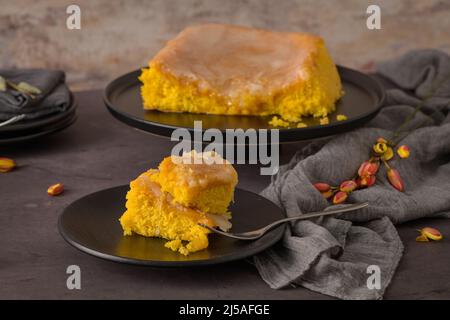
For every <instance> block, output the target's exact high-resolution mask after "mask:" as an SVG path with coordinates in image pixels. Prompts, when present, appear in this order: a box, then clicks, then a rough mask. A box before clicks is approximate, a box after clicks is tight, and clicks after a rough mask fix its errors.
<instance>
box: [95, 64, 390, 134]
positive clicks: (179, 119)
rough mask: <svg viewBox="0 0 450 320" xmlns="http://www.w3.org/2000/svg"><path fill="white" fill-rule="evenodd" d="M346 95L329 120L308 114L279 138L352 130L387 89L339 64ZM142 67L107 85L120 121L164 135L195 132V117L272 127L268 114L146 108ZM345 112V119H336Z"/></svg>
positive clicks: (232, 125)
mask: <svg viewBox="0 0 450 320" xmlns="http://www.w3.org/2000/svg"><path fill="white" fill-rule="evenodd" d="M338 71H339V74H340V76H341V80H342V83H343V87H344V91H345V95H344V96H343V97H342V99H341V100H340V101H339V102H338V103H337V106H336V107H337V108H336V111H335V112H333V113H332V114H331V115H329V119H330V124H328V125H320V124H319V122H318V121H319V120H318V119H313V118H310V119H308V118H306V119H305V120H304V122H305V123H307V124H308V127H306V128H293V129H286V128H284V129H282V128H280V142H290V141H300V140H306V139H312V138H319V137H323V136H327V135H332V134H337V133H341V132H345V131H349V130H352V129H354V128H356V127H358V126H361V125H363V124H364V123H366V122H367V121H369V120H370V119H372V118H373V117H374V116H375V115H376V114H377V112H378V111H379V109H380V107H381V105H382V103H383V101H384V90H383V88H382V86H381V85H380V84H379V83H378V81H377V80H375V79H374V78H372V77H370V76H369V75H366V74H364V73H361V72H358V71H355V70H352V69H348V68H345V67H341V66H338ZM139 75H140V70H136V71H133V72H130V73H127V74H125V75H123V76H121V77H119V78H117V79H116V80H114V81H112V82H111V83H110V84H109V85H108V86H107V87H106V89H105V92H104V97H103V98H104V101H105V104H106V106H107V107H108V109H109V111H110V112H111V113H112V114H113V116H115V117H116V118H117V119H119V120H120V121H122V122H124V123H126V124H128V125H130V126H133V127H136V128H139V129H142V130H145V131H148V132H151V133H154V134H157V135H163V136H169V137H170V135H171V133H172V131H173V130H174V129H177V128H188V129H189V130H190V131H191V132H193V125H194V120H201V121H202V129H203V130H206V129H209V128H217V129H221V130H224V129H236V128H242V129H244V130H246V129H249V128H254V129H273V128H275V127H272V126H269V124H268V122H269V120H270V119H271V117H270V116H268V117H258V116H226V115H207V114H191V113H167V112H160V111H154V110H151V111H145V110H144V109H143V107H142V100H141V97H140V92H139V90H140V85H141V84H140V82H139V80H138V76H139ZM338 114H344V115H346V116H347V117H348V119H347V120H346V121H337V120H336V115H338Z"/></svg>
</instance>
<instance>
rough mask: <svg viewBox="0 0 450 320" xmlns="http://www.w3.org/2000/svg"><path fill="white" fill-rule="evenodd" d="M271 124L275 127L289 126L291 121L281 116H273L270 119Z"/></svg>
mask: <svg viewBox="0 0 450 320" xmlns="http://www.w3.org/2000/svg"><path fill="white" fill-rule="evenodd" d="M269 124H270V125H271V126H274V127H284V128H288V127H289V125H290V123H289V122H288V121H284V120H283V119H281V118H278V117H277V116H273V118H272V120H270V121H269Z"/></svg>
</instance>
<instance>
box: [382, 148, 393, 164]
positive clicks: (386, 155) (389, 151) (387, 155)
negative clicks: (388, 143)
mask: <svg viewBox="0 0 450 320" xmlns="http://www.w3.org/2000/svg"><path fill="white" fill-rule="evenodd" d="M393 156H394V150H392V148H391V147H388V148H387V150H386V152H385V153H384V154H383V159H384V160H386V161H388V160H391V159H392V157H393Z"/></svg>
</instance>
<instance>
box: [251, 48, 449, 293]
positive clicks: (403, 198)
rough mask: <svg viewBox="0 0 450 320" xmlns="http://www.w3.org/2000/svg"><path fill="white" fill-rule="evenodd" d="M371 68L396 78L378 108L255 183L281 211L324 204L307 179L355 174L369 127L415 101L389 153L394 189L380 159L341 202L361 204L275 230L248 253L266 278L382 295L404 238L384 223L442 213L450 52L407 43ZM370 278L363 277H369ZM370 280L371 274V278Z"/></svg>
mask: <svg viewBox="0 0 450 320" xmlns="http://www.w3.org/2000/svg"><path fill="white" fill-rule="evenodd" d="M377 73H378V74H379V75H381V76H382V77H384V78H387V79H388V80H390V81H391V82H392V83H394V84H395V86H396V87H397V88H396V89H392V90H388V91H387V101H386V104H385V106H384V107H383V108H382V110H381V111H380V113H379V114H378V115H377V116H376V117H375V118H374V119H373V120H372V121H371V122H369V124H368V125H366V126H365V127H364V128H361V129H358V130H355V131H353V132H349V133H346V134H342V135H340V136H337V137H335V138H331V139H329V140H327V141H325V142H322V143H313V144H311V145H309V146H308V147H307V148H305V149H303V150H301V151H299V152H298V153H297V154H296V155H295V156H294V157H293V159H292V160H291V161H290V163H289V164H287V165H285V166H283V167H281V168H280V171H279V173H278V175H277V176H276V177H274V178H273V179H272V182H271V184H270V185H269V186H268V187H267V188H266V189H265V190H263V192H262V195H263V196H265V197H267V198H269V199H270V200H272V201H273V202H275V203H276V204H278V205H279V206H280V207H282V208H283V209H284V210H285V212H286V214H287V215H288V216H295V215H298V214H302V213H304V212H308V211H317V210H322V209H325V208H326V207H327V206H329V204H328V202H327V201H326V200H325V199H324V198H323V197H322V196H321V194H320V193H319V192H318V191H316V189H315V188H314V187H313V183H316V182H327V183H330V184H331V185H338V184H339V183H340V182H342V181H344V180H347V179H349V178H351V177H352V176H354V174H355V172H356V171H357V169H358V167H359V165H360V164H361V163H362V162H363V161H365V160H367V159H368V158H369V155H370V151H371V147H372V145H373V143H374V141H376V139H377V138H378V137H385V138H388V139H390V138H392V135H393V131H395V130H396V128H398V127H399V126H400V125H401V124H402V123H403V122H404V120H405V118H406V117H408V116H410V115H411V114H412V112H413V111H414V108H415V107H416V106H417V105H418V104H419V103H420V104H421V105H423V108H422V109H421V111H419V112H418V113H417V114H416V115H415V117H414V118H413V120H412V121H411V122H409V124H408V125H407V126H406V127H405V128H404V129H405V130H411V132H410V133H409V134H408V135H406V137H404V138H403V140H402V141H401V144H405V145H407V146H409V148H410V149H411V156H410V157H409V158H408V159H401V160H391V161H390V163H392V166H393V167H394V168H396V169H397V170H398V171H399V172H400V174H401V177H402V178H403V180H404V185H405V190H404V192H399V191H397V190H396V189H394V188H393V187H392V186H391V185H390V184H389V182H388V180H387V178H386V173H385V172H384V171H385V170H384V168H383V167H380V170H382V171H381V172H379V173H378V174H377V181H376V184H375V185H373V186H371V187H370V188H366V189H361V190H357V191H355V192H353V193H352V194H351V195H350V196H349V198H348V201H347V202H352V203H353V202H364V201H368V202H369V204H370V206H369V207H367V208H364V209H362V210H360V211H358V212H355V213H346V214H342V215H341V216H339V217H338V218H323V219H321V220H320V219H319V220H317V221H315V222H312V221H301V222H297V223H295V224H292V225H291V227H290V228H287V231H286V233H285V234H284V237H283V239H282V240H281V241H280V242H279V243H278V244H276V245H275V246H274V247H272V248H271V249H268V250H266V251H264V252H263V253H261V254H259V255H257V256H255V257H254V262H255V265H256V267H257V269H258V271H259V273H260V275H261V277H262V278H263V279H264V281H266V282H267V283H268V284H269V286H270V287H272V288H275V289H279V288H283V287H286V286H288V285H291V286H294V287H295V286H297V285H300V286H303V287H306V288H309V289H310V290H313V291H317V292H320V293H323V294H327V295H330V296H333V297H338V298H341V299H381V298H382V297H383V294H384V292H385V289H386V287H387V286H388V285H389V283H390V281H391V279H392V276H393V274H394V272H395V269H396V267H397V264H398V263H399V261H400V259H401V256H402V251H403V245H402V242H401V240H400V238H399V236H398V233H397V231H396V229H395V227H394V225H393V224H398V223H402V222H405V221H409V220H413V219H417V218H421V217H432V216H444V217H450V197H449V194H450V179H449V177H450V113H449V111H450V57H449V56H448V55H447V54H445V53H443V52H440V51H436V50H420V51H413V52H410V53H408V54H406V55H404V56H402V57H400V58H398V59H395V60H392V61H388V62H385V63H381V64H380V65H379V66H378V68H377ZM370 265H376V266H378V268H379V270H380V280H381V282H380V283H379V289H378V288H377V286H376V283H375V288H374V287H372V286H370V288H369V287H368V285H367V283H368V277H369V276H370V275H371V274H370V273H368V272H373V271H371V270H370V269H368V267H369V266H370ZM369 282H370V281H369ZM370 283H371V282H370Z"/></svg>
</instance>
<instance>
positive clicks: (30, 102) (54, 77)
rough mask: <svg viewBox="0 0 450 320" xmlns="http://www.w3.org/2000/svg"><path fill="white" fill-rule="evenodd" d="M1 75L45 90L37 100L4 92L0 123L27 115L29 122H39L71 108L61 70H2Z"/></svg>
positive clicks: (0, 101) (10, 91) (13, 91)
mask: <svg viewBox="0 0 450 320" xmlns="http://www.w3.org/2000/svg"><path fill="white" fill-rule="evenodd" d="M0 75H1V76H2V77H3V78H6V79H8V80H10V81H12V82H14V83H16V84H17V83H19V82H21V81H24V82H27V83H29V84H31V85H33V86H35V87H37V88H39V89H40V90H41V94H39V95H37V96H36V98H35V99H31V98H30V97H29V96H27V95H25V94H23V93H21V92H18V91H15V90H10V89H8V90H7V91H0V121H3V120H8V119H10V118H12V117H14V116H17V115H20V114H24V115H25V116H24V118H25V119H35V118H39V117H43V116H46V115H49V114H52V113H57V112H62V111H65V110H66V109H67V108H68V107H69V105H70V93H69V89H68V88H67V86H66V85H65V83H64V81H65V74H64V72H63V71H60V70H44V69H9V70H4V69H0Z"/></svg>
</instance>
